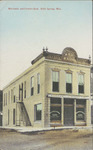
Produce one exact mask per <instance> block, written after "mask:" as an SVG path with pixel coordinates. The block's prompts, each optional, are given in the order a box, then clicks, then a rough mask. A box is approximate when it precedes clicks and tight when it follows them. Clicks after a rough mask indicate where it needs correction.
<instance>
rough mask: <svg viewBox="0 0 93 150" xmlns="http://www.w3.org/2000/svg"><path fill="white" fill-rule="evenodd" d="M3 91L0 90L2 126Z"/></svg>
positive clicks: (0, 120) (0, 123)
mask: <svg viewBox="0 0 93 150" xmlns="http://www.w3.org/2000/svg"><path fill="white" fill-rule="evenodd" d="M2 108H3V92H2V91H1V90H0V126H2Z"/></svg>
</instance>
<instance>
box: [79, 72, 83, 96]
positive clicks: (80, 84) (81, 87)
mask: <svg viewBox="0 0 93 150" xmlns="http://www.w3.org/2000/svg"><path fill="white" fill-rule="evenodd" d="M78 93H81V94H82V93H84V74H79V75H78Z"/></svg>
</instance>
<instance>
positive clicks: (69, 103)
mask: <svg viewBox="0 0 93 150" xmlns="http://www.w3.org/2000/svg"><path fill="white" fill-rule="evenodd" d="M73 102H74V101H73V99H65V101H64V125H65V126H73V125H74V103H73Z"/></svg>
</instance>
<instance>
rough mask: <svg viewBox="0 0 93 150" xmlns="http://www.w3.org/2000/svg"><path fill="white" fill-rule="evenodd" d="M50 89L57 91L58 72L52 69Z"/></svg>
mask: <svg viewBox="0 0 93 150" xmlns="http://www.w3.org/2000/svg"><path fill="white" fill-rule="evenodd" d="M52 91H53V92H59V72H58V71H52Z"/></svg>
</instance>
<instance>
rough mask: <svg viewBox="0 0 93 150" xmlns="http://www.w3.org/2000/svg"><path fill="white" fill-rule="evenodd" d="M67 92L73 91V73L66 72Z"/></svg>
mask: <svg viewBox="0 0 93 150" xmlns="http://www.w3.org/2000/svg"><path fill="white" fill-rule="evenodd" d="M66 92H67V93H72V74H71V73H66Z"/></svg>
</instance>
